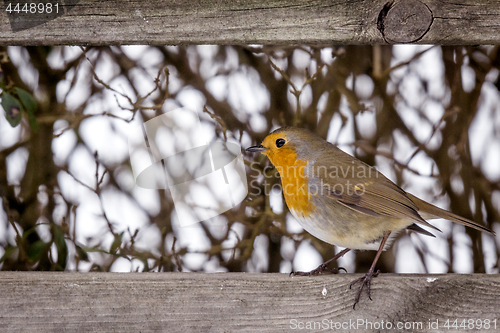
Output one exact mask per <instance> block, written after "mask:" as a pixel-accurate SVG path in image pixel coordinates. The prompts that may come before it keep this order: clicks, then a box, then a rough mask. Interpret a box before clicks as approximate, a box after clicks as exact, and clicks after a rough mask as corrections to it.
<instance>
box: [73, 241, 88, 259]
mask: <svg viewBox="0 0 500 333" xmlns="http://www.w3.org/2000/svg"><path fill="white" fill-rule="evenodd" d="M75 247H76V253H77V254H78V256H79V257H80V260H83V261H89V256H88V255H87V252H85V250H84V249H82V247H81V246H78V245H75Z"/></svg>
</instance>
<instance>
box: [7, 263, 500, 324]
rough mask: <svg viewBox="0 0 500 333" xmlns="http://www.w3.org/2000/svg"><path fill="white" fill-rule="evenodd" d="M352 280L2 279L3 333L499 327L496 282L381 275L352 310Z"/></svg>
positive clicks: (218, 276)
mask: <svg viewBox="0 0 500 333" xmlns="http://www.w3.org/2000/svg"><path fill="white" fill-rule="evenodd" d="M358 276H360V275H359V274H338V275H328V276H318V277H289V276H288V275H287V274H250V273H214V274H202V273H54V272H0V295H1V297H0V332H55V331H57V332H63V331H70V332H89V331H107V332H111V331H115V332H150V331H157V332H161V331H163V332H187V331H193V332H240V331H254V332H286V331H309V332H310V331H318V330H320V329H326V330H328V331H343V332H355V331H357V330H359V331H364V330H366V329H368V330H370V331H377V332H385V331H389V332H396V331H398V332H402V331H407V332H432V331H433V332H438V331H448V332H454V331H464V329H463V327H464V326H463V325H465V326H466V329H465V331H469V332H470V331H477V332H486V331H488V332H495V331H499V330H500V275H484V274H472V275H458V274H446V275H397V274H381V275H380V276H379V277H377V278H376V279H375V280H374V282H373V286H372V298H373V301H370V300H369V299H368V298H367V297H366V295H363V297H362V299H361V302H360V303H359V304H358V305H357V306H356V309H355V310H353V308H352V305H353V300H354V296H355V291H354V290H349V288H348V285H349V283H350V282H351V281H352V280H353V279H355V278H356V277H358ZM455 320H456V322H455ZM447 324H448V325H449V329H446V325H447ZM314 325H316V326H314ZM436 325H438V329H436V328H437V327H436ZM454 325H456V327H454ZM460 325H462V329H461V327H460ZM488 327H489V328H488ZM308 328H311V329H308ZM313 328H315V329H313Z"/></svg>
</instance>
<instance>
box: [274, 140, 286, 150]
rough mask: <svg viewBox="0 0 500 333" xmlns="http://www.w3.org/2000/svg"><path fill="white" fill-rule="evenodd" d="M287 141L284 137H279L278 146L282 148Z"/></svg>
mask: <svg viewBox="0 0 500 333" xmlns="http://www.w3.org/2000/svg"><path fill="white" fill-rule="evenodd" d="M285 143H286V141H285V140H284V139H278V140H276V147H278V148H281V147H283V145H284V144H285Z"/></svg>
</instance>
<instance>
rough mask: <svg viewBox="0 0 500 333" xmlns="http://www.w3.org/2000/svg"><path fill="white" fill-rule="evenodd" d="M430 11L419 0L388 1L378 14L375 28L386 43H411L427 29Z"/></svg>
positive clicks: (431, 18) (429, 23)
mask: <svg viewBox="0 0 500 333" xmlns="http://www.w3.org/2000/svg"><path fill="white" fill-rule="evenodd" d="M432 20H433V16H432V12H431V10H430V9H429V7H427V5H426V4H424V3H423V2H421V1H418V0H403V1H398V2H394V1H393V2H388V3H386V4H385V6H384V8H383V9H382V11H381V12H380V14H379V17H378V21H377V28H378V30H379V31H380V33H381V34H382V36H383V37H384V40H385V41H386V42H387V43H413V42H416V41H418V40H420V39H421V38H422V37H423V36H424V35H425V34H426V33H427V31H429V29H430V27H431V24H432Z"/></svg>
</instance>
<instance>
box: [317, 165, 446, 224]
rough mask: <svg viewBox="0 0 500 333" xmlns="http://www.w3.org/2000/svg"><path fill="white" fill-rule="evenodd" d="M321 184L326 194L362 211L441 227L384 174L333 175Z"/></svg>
mask: <svg viewBox="0 0 500 333" xmlns="http://www.w3.org/2000/svg"><path fill="white" fill-rule="evenodd" d="M323 181H324V180H323ZM322 188H323V194H324V195H326V196H327V197H329V198H331V199H333V200H336V201H337V202H339V203H341V204H343V205H344V206H346V207H349V208H350V209H353V210H356V211H358V212H360V213H363V214H367V215H372V216H377V215H383V216H390V217H394V218H401V219H407V220H411V221H413V222H415V223H418V224H421V225H424V226H426V227H430V228H432V229H435V230H438V231H441V230H439V229H438V228H436V227H434V226H433V225H431V224H429V223H427V221H425V220H424V219H423V218H422V217H421V216H420V215H419V214H418V212H417V211H418V209H419V208H418V206H417V205H416V204H415V203H414V202H413V201H412V200H411V199H410V198H409V197H408V196H407V194H406V192H405V191H403V190H402V189H401V188H400V187H399V186H397V185H396V184H394V183H393V182H391V181H390V180H389V179H387V178H385V177H384V176H382V175H379V176H378V178H376V180H375V179H344V178H334V179H330V180H327V182H326V184H325V183H324V184H323V187H322Z"/></svg>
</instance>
